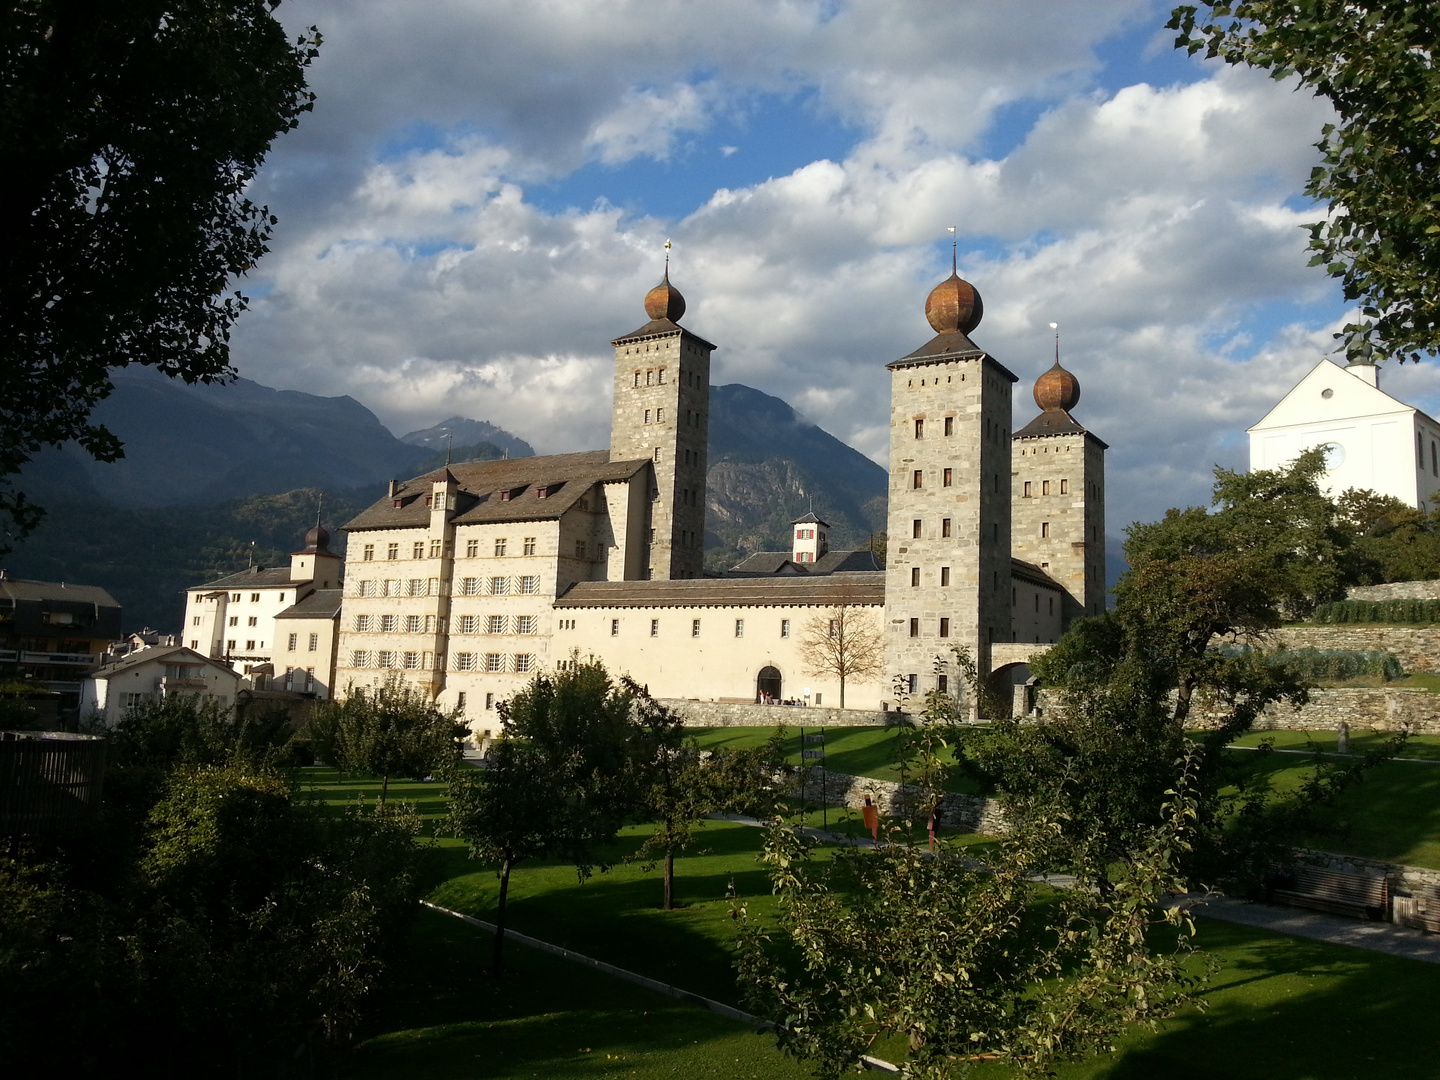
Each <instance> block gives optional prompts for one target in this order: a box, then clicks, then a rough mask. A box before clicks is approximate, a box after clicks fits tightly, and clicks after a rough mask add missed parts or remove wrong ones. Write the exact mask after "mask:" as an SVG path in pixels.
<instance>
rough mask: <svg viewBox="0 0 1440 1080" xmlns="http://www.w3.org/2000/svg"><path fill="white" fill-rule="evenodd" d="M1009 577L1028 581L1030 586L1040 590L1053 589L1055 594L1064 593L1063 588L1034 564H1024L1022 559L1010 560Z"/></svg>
mask: <svg viewBox="0 0 1440 1080" xmlns="http://www.w3.org/2000/svg"><path fill="white" fill-rule="evenodd" d="M1010 576H1011V577H1012V578H1020V580H1022V581H1028V582H1030V583H1031V584H1032V585H1039V586H1040V587H1041V588H1042V589H1054V590H1055V591H1056V592H1064V591H1065V586H1063V585H1061V584H1060V583H1059V582H1058V581H1056V580H1055V579H1054V578H1053V577H1051V576H1050V575H1049V574H1047V573H1046V572H1045V571H1044V570H1042V569H1040V567H1038V566H1036V565H1035V564H1034V563H1029V562H1025V561H1024V560H1023V559H1011V560H1010Z"/></svg>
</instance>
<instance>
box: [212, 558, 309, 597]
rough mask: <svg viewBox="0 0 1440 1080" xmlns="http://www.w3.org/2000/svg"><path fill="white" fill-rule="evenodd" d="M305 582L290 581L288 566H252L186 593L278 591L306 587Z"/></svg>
mask: <svg viewBox="0 0 1440 1080" xmlns="http://www.w3.org/2000/svg"><path fill="white" fill-rule="evenodd" d="M304 584H305V582H303V581H291V580H290V567H289V566H288V565H287V566H251V567H248V568H247V569H244V570H241V571H239V572H238V573H234V574H227V575H225V577H222V578H216V579H215V580H214V581H207V582H206V583H205V584H204V585H192V586H190V588H189V589H187V590H186V592H202V591H206V590H212V589H213V590H215V591H217V592H218V591H222V590H224V589H241V588H244V589H277V588H279V587H280V586H282V585H304Z"/></svg>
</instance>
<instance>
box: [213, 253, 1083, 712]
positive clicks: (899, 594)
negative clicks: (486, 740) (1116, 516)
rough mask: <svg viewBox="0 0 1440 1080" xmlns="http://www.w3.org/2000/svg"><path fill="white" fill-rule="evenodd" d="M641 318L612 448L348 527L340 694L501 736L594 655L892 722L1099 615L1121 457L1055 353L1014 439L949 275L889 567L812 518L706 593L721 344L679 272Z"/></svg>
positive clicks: (741, 692)
mask: <svg viewBox="0 0 1440 1080" xmlns="http://www.w3.org/2000/svg"><path fill="white" fill-rule="evenodd" d="M644 306H645V313H646V315H647V316H648V321H647V322H645V323H644V325H642V326H640V327H639V328H638V329H636V330H633V331H631V332H630V333H628V334H624V335H622V336H620V337H617V338H615V339H614V340H613V341H612V342H611V345H612V346H613V348H614V350H615V368H614V391H613V392H614V397H613V406H612V422H611V436H610V448H609V449H608V450H594V451H586V452H582V453H572V454H557V455H550V456H544V457H530V458H518V459H514V460H503V461H487V462H469V463H463V464H454V465H449V466H447V467H445V468H442V469H438V470H435V471H433V472H430V473H427V474H425V475H423V476H419V477H415V478H412V479H409V480H406V481H403V482H393V483H392V484H391V485H390V488H389V490H388V491H387V492H386V494H385V496H384V498H381V499H379V500H377V501H376V502H375V503H374V504H373V505H371V506H370V507H368V508H367V509H365V510H364V511H363V512H361V513H360V514H359V515H358V516H356V517H355V518H354V519H353V520H352V521H350V522H348V523H347V524H346V525H345V530H346V532H347V533H348V534H349V539H348V544H347V549H346V555H345V562H344V573H343V580H344V586H343V599H342V601H341V606H340V609H339V612H338V617H337V624H338V640H337V641H336V642H335V646H334V649H333V657H334V660H333V671H331V672H329V673H327V674H326V678H325V679H324V681H325V682H326V683H327V684H328V686H329V687H330V688H332V689H333V690H334V691H336V692H338V693H340V694H343V693H344V688H345V687H346V686H348V685H365V684H369V683H373V682H377V681H379V680H381V679H384V678H389V677H393V676H394V675H395V674H398V675H399V676H401V677H403V678H405V679H407V680H411V681H413V682H415V683H416V684H418V685H420V686H422V687H424V688H425V689H426V691H427V692H428V693H429V694H431V695H432V696H433V697H434V699H435V700H436V701H437V702H438V703H439V704H441V705H442V706H443V707H446V708H452V707H458V708H459V709H460V710H461V711H462V712H463V714H464V715H465V717H466V719H467V720H468V721H469V722H470V724H471V726H472V727H473V728H474V729H476V730H477V731H481V730H486V729H492V728H494V727H495V726H496V723H495V719H494V717H495V714H494V712H493V709H494V706H495V704H496V703H497V702H499V701H501V700H503V699H505V698H507V697H509V696H510V695H511V694H513V693H514V692H515V691H516V690H518V689H519V688H520V687H521V686H523V685H524V684H525V683H526V682H527V681H528V680H529V679H530V678H531V676H532V675H533V674H534V673H536V672H539V671H545V670H555V669H557V668H563V667H564V666H565V665H567V664H571V663H573V662H574V661H575V658H576V657H582V658H583V657H590V656H594V657H596V658H598V659H600V660H602V661H603V662H604V663H605V664H606V665H607V667H609V668H610V670H611V671H612V672H614V673H629V674H631V675H632V676H633V677H634V678H635V679H636V680H637V681H639V682H641V683H644V684H646V685H648V687H649V689H650V690H651V692H652V693H654V694H656V696H659V697H674V698H697V699H701V700H714V701H758V700H767V701H769V700H795V701H804V702H805V703H807V704H812V705H823V706H833V705H841V704H842V698H843V704H844V705H845V706H848V707H850V708H861V709H879V708H881V707H890V706H891V705H893V704H895V703H896V699H895V694H896V691H897V688H898V691H899V692H900V693H902V694H908V695H918V694H923V693H925V692H926V691H928V690H930V689H932V688H935V687H937V686H938V687H939V688H941V689H946V690H951V691H956V690H959V689H960V688H959V686H958V685H956V684H955V683H953V682H951V680H952V679H953V674H952V673H951V672H949V670H948V669H946V668H943V667H942V668H939V669H937V668H936V666H935V658H936V657H937V656H946V655H949V650H950V646H952V645H961V646H964V647H965V648H966V649H968V650H969V651H970V653H971V655H972V656H974V657H975V658H976V661H977V664H978V666H979V667H980V670H981V671H983V672H996V673H997V674H996V678H997V679H999V680H1000V681H1002V682H1003V681H1011V682H1014V681H1023V679H1024V677H1025V676H1026V675H1027V674H1028V671H1027V670H1026V669H1025V667H1024V663H1025V661H1026V660H1028V659H1029V658H1030V656H1031V655H1032V654H1033V653H1034V652H1035V651H1036V649H1037V647H1041V648H1043V647H1044V646H1045V645H1047V644H1048V643H1050V642H1053V641H1055V640H1056V639H1057V638H1058V637H1059V635H1060V634H1061V633H1062V632H1063V630H1064V628H1065V627H1066V626H1067V625H1068V623H1069V622H1070V620H1072V619H1073V618H1075V617H1077V616H1079V615H1082V614H1094V613H1097V612H1099V611H1100V610H1102V609H1103V605H1104V588H1105V563H1104V491H1105V481H1104V451H1105V449H1106V444H1105V443H1104V442H1102V441H1101V440H1100V439H1098V438H1097V437H1096V436H1095V435H1093V434H1091V433H1090V432H1088V431H1087V430H1086V429H1085V428H1084V427H1083V426H1082V425H1081V424H1080V423H1079V422H1077V421H1076V420H1075V419H1074V417H1073V416H1072V415H1071V410H1072V409H1073V408H1074V407H1075V404H1076V403H1077V402H1078V400H1079V396H1080V388H1079V383H1078V381H1077V380H1076V379H1075V377H1074V376H1073V375H1072V374H1071V373H1070V372H1068V371H1066V370H1065V369H1064V368H1063V367H1061V366H1060V363H1059V355H1058V350H1057V355H1056V360H1055V364H1054V365H1053V366H1052V367H1051V368H1050V369H1049V370H1048V371H1046V372H1045V373H1044V374H1042V375H1041V376H1040V378H1039V379H1038V380H1037V381H1036V384H1035V401H1036V404H1037V405H1038V406H1039V408H1040V412H1039V414H1038V415H1037V416H1036V417H1035V419H1034V420H1032V421H1031V422H1030V423H1028V424H1027V425H1025V426H1024V427H1023V428H1021V429H1020V430H1019V431H1016V432H1012V431H1011V430H1010V425H1011V415H1012V413H1011V393H1012V388H1013V386H1014V384H1015V382H1016V381H1017V379H1016V376H1015V375H1014V374H1012V373H1011V372H1010V371H1009V370H1008V369H1007V368H1005V367H1004V366H1003V365H1002V364H1001V363H1000V362H999V361H997V360H996V359H995V358H994V357H992V356H990V355H989V354H988V353H987V352H985V351H984V350H983V349H981V348H980V347H979V346H977V345H976V344H975V343H974V342H973V341H972V340H971V339H970V337H969V335H970V334H971V333H972V332H973V331H974V330H975V328H976V327H977V326H978V325H979V323H980V320H981V316H982V313H983V305H982V302H981V298H980V295H979V293H978V292H977V291H976V290H975V288H974V287H973V286H972V285H971V284H970V283H969V282H967V281H965V280H964V279H962V278H961V277H960V276H959V275H958V273H956V272H954V270H953V268H952V273H951V275H950V277H949V278H948V279H946V280H945V281H944V282H942V283H941V284H940V285H938V286H937V287H936V288H935V289H934V290H933V291H932V292H931V294H930V296H929V298H928V300H927V302H926V305H925V315H926V317H927V319H928V320H929V323H930V326H931V328H932V330H933V331H934V336H933V337H932V338H931V339H930V340H929V341H928V342H926V343H925V344H923V345H921V346H920V347H919V348H918V349H915V350H914V351H913V352H910V353H909V354H907V355H905V356H903V357H901V358H900V359H897V360H894V361H892V362H890V363H889V364H888V365H887V368H888V370H889V371H890V375H891V399H890V400H891V418H890V485H889V510H888V538H889V539H888V557H887V558H886V560H885V564H884V567H883V568H881V567H880V565H879V563H878V562H877V561H876V560H875V558H874V557H873V556H872V555H871V554H870V553H868V552H832V551H830V550H829V549H828V542H827V539H826V529H827V526H826V523H825V522H824V521H823V520H821V519H820V518H819V517H817V516H816V515H814V514H808V515H806V516H804V517H802V518H801V519H799V520H797V521H796V522H795V523H794V528H793V530H792V534H793V535H792V549H791V550H790V551H788V552H777V553H761V554H759V555H756V556H752V557H751V558H750V559H747V560H746V561H745V562H744V563H742V564H741V565H740V566H738V567H736V568H735V569H734V570H733V571H732V572H730V573H728V574H725V575H720V576H715V575H709V576H707V575H706V573H705V572H704V570H703V557H704V550H703V544H704V535H705V504H706V490H705V485H706V470H707V445H708V439H707V435H708V416H709V414H708V404H709V388H710V356H711V353H712V352H713V351H714V349H715V346H714V345H712V344H711V343H710V342H708V341H706V340H705V339H703V338H701V337H699V336H698V335H696V334H694V333H692V332H691V331H690V330H689V329H687V328H686V327H684V326H682V325H681V322H680V321H681V319H682V318H683V317H684V313H685V301H684V298H683V297H682V296H681V294H680V292H679V290H678V289H676V288H675V286H673V285H672V284H671V283H670V280H669V272H668V268H667V271H666V273H665V276H664V278H663V279H662V281H661V283H660V284H659V285H657V286H656V287H655V288H654V289H652V290H651V291H650V292H649V293H648V294H647V295H646V297H645V305H644ZM322 534H323V530H322V531H320V532H317V533H314V534H312V535H311V536H310V537H307V548H306V551H304V552H300V553H297V555H296V556H295V559H296V560H298V562H297V564H296V565H297V566H298V567H299V569H298V570H295V569H294V568H292V569H291V571H289V572H286V571H283V570H280V571H276V573H277V574H278V575H279V576H278V577H277V579H276V581H275V582H274V583H269V582H267V587H268V588H269V589H271V590H272V591H274V592H276V594H277V596H278V597H285V594H286V592H288V593H289V596H288V597H287V598H285V600H284V601H282V600H280V599H276V600H274V601H273V603H272V604H271V605H270V606H272V607H275V608H276V612H275V613H272V614H274V615H276V618H277V620H278V615H279V614H284V615H286V617H287V618H290V619H294V618H295V617H296V616H297V615H298V614H301V613H299V612H295V611H291V610H290V609H289V608H288V607H286V606H285V604H286V602H288V603H289V604H290V605H294V604H295V603H297V602H299V601H301V600H302V596H301V595H300V594H301V592H303V591H305V587H306V586H305V582H302V581H300V578H304V579H306V581H314V585H313V586H310V588H312V589H314V588H320V591H323V592H325V593H326V594H327V595H328V594H329V591H330V590H329V589H326V588H323V586H328V585H329V584H330V582H329V581H328V580H316V579H326V578H328V577H330V576H331V575H330V565H329V563H328V562H327V561H326V557H327V556H328V549H326V548H325V539H326V538H325V537H324V536H323V535H322ZM305 556H309V558H308V560H307V559H306V558H305ZM332 558H333V557H332ZM312 564H313V565H312ZM297 573H298V574H299V577H296V574H297ZM250 574H251V576H252V577H253V576H254V574H255V572H254V571H251V572H250ZM280 577H284V578H285V580H284V581H281V580H279V578H280ZM292 579H294V580H292ZM297 582H299V585H300V587H299V588H297ZM255 584H256V585H258V581H256V582H255ZM256 591H260V590H256ZM247 595H248V596H251V597H254V596H255V595H256V593H255V592H252V591H251V585H250V584H247V579H246V575H245V574H243V573H242V574H236V575H232V576H231V577H229V578H225V579H221V580H220V581H216V582H211V583H209V584H208V585H206V586H201V587H199V588H197V589H193V590H191V609H187V619H186V622H187V635H186V636H187V637H189V636H190V634H189V628H190V626H191V625H192V624H193V625H194V626H195V627H196V628H201V627H202V626H203V628H204V629H205V630H206V631H207V633H206V634H205V635H204V641H203V643H202V642H201V638H202V635H199V634H196V635H195V637H196V644H192V645H191V647H192V648H198V649H200V650H201V651H205V648H204V646H205V645H208V646H209V651H210V653H211V655H226V656H232V655H234V654H232V651H231V648H230V647H231V646H235V645H236V642H237V641H238V640H239V639H238V638H237V639H230V638H228V637H226V636H225V634H224V633H215V632H212V631H214V630H215V629H216V628H219V627H221V626H222V625H224V623H225V622H226V621H227V620H237V621H238V618H242V617H243V618H245V619H246V620H247V622H248V623H249V625H250V626H256V625H257V617H258V616H260V615H262V614H263V613H262V612H260V610H259V609H260V608H262V607H265V606H266V605H265V603H264V602H263V601H262V600H252V601H250V603H251V606H254V607H255V608H256V615H250V614H249V613H248V609H247V612H246V614H244V615H242V616H235V615H227V614H226V612H227V611H228V610H229V609H230V606H233V605H235V604H237V603H238V604H239V605H240V606H242V607H243V606H244V605H245V604H246V603H247V601H246V600H245V599H244V597H246V596H247ZM307 595H308V594H307ZM205 598H208V599H205ZM222 598H223V599H224V601H225V605H226V607H225V608H224V609H223V610H221V609H220V608H221V604H220V602H221V600H222ZM237 598H238V599H237ZM204 603H208V604H210V605H212V606H213V607H214V609H215V610H213V611H212V610H206V609H205V608H204V607H203V604H204ZM312 606H313V604H312ZM197 617H199V618H200V622H196V621H195V619H196V618H197ZM262 621H263V620H262ZM235 624H236V623H235V622H234V621H232V622H230V625H232V626H233V625H235ZM307 632H308V626H307ZM837 633H838V634H841V635H843V634H853V635H856V637H855V640H856V641H857V642H858V641H859V640H860V637H861V636H862V635H871V636H874V637H876V638H879V639H882V640H883V644H881V642H880V641H877V642H876V644H877V645H881V647H882V648H883V663H882V664H880V665H878V666H877V667H875V668H874V670H873V671H871V672H870V673H868V674H866V675H865V676H864V677H862V678H858V679H856V678H852V679H851V680H850V681H849V682H848V684H847V685H843V686H842V685H841V680H840V678H839V676H838V674H836V673H835V672H833V671H826V670H823V669H822V668H821V667H817V664H816V661H815V660H814V657H813V653H814V651H815V649H814V640H815V638H816V636H817V635H819V636H822V637H823V636H827V635H828V636H829V637H831V638H833V637H834V636H835V635H837ZM282 638H283V639H284V644H285V645H288V647H289V650H290V651H291V652H293V651H294V650H296V649H297V647H298V645H299V643H300V642H301V637H300V636H299V635H297V634H296V633H293V632H287V631H286V629H285V627H284V626H282V625H281V623H280V622H279V621H276V623H275V629H273V630H272V631H271V632H270V635H269V641H270V648H269V651H268V652H267V651H266V650H265V648H263V647H264V646H265V644H266V639H265V637H264V636H263V635H261V634H258V633H257V634H256V636H255V638H254V639H252V638H250V637H245V638H244V640H246V641H249V642H252V644H253V641H254V640H258V641H259V643H260V645H261V646H262V648H261V650H260V651H259V652H257V653H255V654H254V657H253V659H257V660H259V661H260V663H259V664H257V665H256V667H257V668H259V669H262V670H263V668H264V666H265V665H266V664H269V665H270V668H271V670H273V672H274V673H275V675H274V677H275V680H276V682H277V685H278V684H279V681H280V680H281V679H282V678H283V679H286V680H289V681H287V683H286V685H291V682H290V681H293V679H294V672H295V671H298V670H302V669H303V668H304V667H306V665H304V664H303V658H299V659H294V662H293V666H292V657H291V656H290V655H289V654H288V653H287V651H286V649H285V648H284V647H282ZM306 640H308V638H307V639H306ZM321 651H322V652H324V651H325V650H321ZM262 654H263V655H262ZM326 655H327V656H328V655H329V654H328V653H327V654H326ZM235 658H236V659H238V658H239V657H238V655H235ZM282 671H283V672H285V674H284V675H281V674H280V673H281V672H282ZM897 677H898V679H897ZM314 679H315V676H314V673H313V672H308V673H307V676H306V685H307V686H308V685H310V684H311V683H312V682H313V681H314Z"/></svg>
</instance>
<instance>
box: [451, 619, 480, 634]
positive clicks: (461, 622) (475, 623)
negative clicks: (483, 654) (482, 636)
mask: <svg viewBox="0 0 1440 1080" xmlns="http://www.w3.org/2000/svg"><path fill="white" fill-rule="evenodd" d="M479 627H480V616H478V615H460V616H458V617H457V618H456V619H455V632H456V633H457V634H473V633H476V632H477V631H478V630H479Z"/></svg>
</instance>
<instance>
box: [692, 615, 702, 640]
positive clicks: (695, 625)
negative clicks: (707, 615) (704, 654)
mask: <svg viewBox="0 0 1440 1080" xmlns="http://www.w3.org/2000/svg"><path fill="white" fill-rule="evenodd" d="M690 636H691V637H699V636H700V620H699V619H691V620H690Z"/></svg>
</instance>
